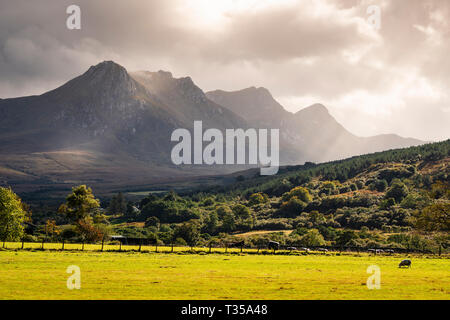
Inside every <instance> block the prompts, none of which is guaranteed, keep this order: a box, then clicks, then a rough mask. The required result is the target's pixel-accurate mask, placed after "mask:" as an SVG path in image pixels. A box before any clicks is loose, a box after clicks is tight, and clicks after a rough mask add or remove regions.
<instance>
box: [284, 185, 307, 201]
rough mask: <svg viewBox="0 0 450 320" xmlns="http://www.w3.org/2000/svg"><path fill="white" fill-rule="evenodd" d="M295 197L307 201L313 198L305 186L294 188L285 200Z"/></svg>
mask: <svg viewBox="0 0 450 320" xmlns="http://www.w3.org/2000/svg"><path fill="white" fill-rule="evenodd" d="M294 197H295V198H297V199H299V200H300V201H303V202H305V203H309V202H311V200H312V198H311V195H310V194H309V191H308V189H306V188H304V187H296V188H293V189H292V190H291V191H289V193H288V195H287V198H285V200H289V199H291V198H294Z"/></svg>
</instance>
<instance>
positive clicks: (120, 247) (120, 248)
mask: <svg viewBox="0 0 450 320" xmlns="http://www.w3.org/2000/svg"><path fill="white" fill-rule="evenodd" d="M119 251H122V241H120V246H119Z"/></svg>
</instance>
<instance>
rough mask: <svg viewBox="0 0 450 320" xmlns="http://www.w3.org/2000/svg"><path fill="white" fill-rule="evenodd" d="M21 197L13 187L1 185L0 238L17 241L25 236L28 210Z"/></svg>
mask: <svg viewBox="0 0 450 320" xmlns="http://www.w3.org/2000/svg"><path fill="white" fill-rule="evenodd" d="M24 208H25V207H24V204H23V203H22V201H21V199H20V198H19V197H18V196H17V195H16V194H15V193H14V192H13V191H12V189H11V188H2V187H0V238H1V239H2V240H3V241H17V240H20V239H21V238H22V237H23V234H24V227H23V222H24V220H25V217H26V214H27V212H26V210H25V209H24Z"/></svg>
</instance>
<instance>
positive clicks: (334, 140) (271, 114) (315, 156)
mask: <svg viewBox="0 0 450 320" xmlns="http://www.w3.org/2000/svg"><path fill="white" fill-rule="evenodd" d="M206 95H207V97H208V98H210V99H211V100H213V101H215V102H217V103H218V104H220V105H223V106H224V107H226V108H228V109H230V110H231V111H234V112H235V113H237V114H239V115H241V116H242V117H243V118H244V119H246V120H247V121H248V122H249V124H250V125H252V126H255V127H260V126H262V127H269V128H280V130H281V138H282V139H283V141H284V144H285V145H288V146H291V148H294V149H295V150H296V157H295V158H294V159H293V160H292V161H289V163H303V162H305V161H315V162H323V161H329V160H334V159H343V158H347V157H349V156H353V155H359V154H365V153H372V152H377V151H382V150H389V149H396V148H403V147H408V146H414V145H420V144H423V143H424V142H423V141H420V140H417V139H411V138H402V137H400V136H397V135H394V134H392V135H380V136H374V137H369V138H362V137H357V136H355V135H353V134H352V133H350V132H349V131H347V130H346V129H345V128H344V127H343V126H342V125H341V124H339V123H338V122H337V121H336V119H334V118H333V117H332V116H331V115H330V113H329V112H328V110H327V108H326V107H325V106H323V105H321V104H314V105H312V106H309V107H307V108H304V109H302V110H300V111H298V112H296V113H291V112H289V111H287V110H285V109H284V108H283V107H282V106H281V105H280V104H279V103H278V102H277V101H276V100H275V99H274V98H273V97H272V95H271V94H270V92H269V91H268V90H267V89H265V88H255V87H251V88H247V89H243V90H239V91H232V92H227V91H222V90H216V91H210V92H207V93H206Z"/></svg>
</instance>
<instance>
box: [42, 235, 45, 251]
mask: <svg viewBox="0 0 450 320" xmlns="http://www.w3.org/2000/svg"><path fill="white" fill-rule="evenodd" d="M44 242H45V238H43V239H42V248H41V249H42V250H44Z"/></svg>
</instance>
